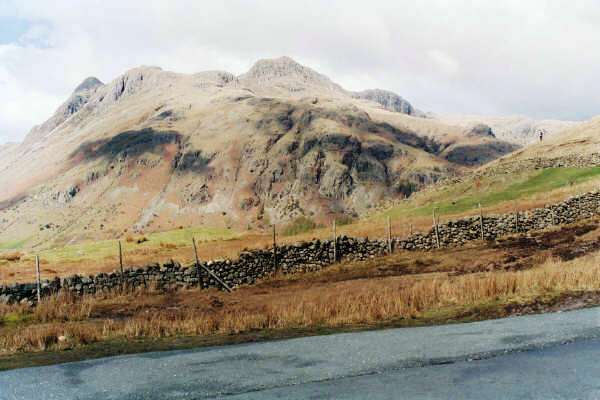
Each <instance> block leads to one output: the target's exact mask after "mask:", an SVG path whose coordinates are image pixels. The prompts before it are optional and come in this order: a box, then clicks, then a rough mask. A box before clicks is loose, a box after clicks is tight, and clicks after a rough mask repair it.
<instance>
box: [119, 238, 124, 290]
mask: <svg viewBox="0 0 600 400" xmlns="http://www.w3.org/2000/svg"><path fill="white" fill-rule="evenodd" d="M119 267H120V269H121V291H123V289H124V287H125V271H124V270H123V247H122V246H121V241H120V240H119Z"/></svg>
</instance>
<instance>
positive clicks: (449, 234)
mask: <svg viewBox="0 0 600 400" xmlns="http://www.w3.org/2000/svg"><path fill="white" fill-rule="evenodd" d="M598 214H600V192H597V191H596V192H588V193H585V194H583V195H580V196H576V197H571V198H569V199H567V200H565V201H563V202H561V203H557V204H552V205H549V206H546V207H543V208H537V209H533V210H529V211H525V212H519V213H518V214H517V213H513V214H504V215H498V216H484V217H483V234H484V238H485V239H486V240H493V239H495V238H497V237H500V236H504V235H508V234H514V233H524V232H529V231H534V230H540V229H544V228H547V227H550V226H553V225H559V224H568V223H573V222H576V221H580V220H583V219H586V218H590V217H592V216H595V215H598ZM438 234H439V241H440V247H449V246H460V245H463V244H464V243H466V242H468V241H472V240H478V239H480V238H481V220H480V216H474V217H470V218H463V219H459V220H455V221H450V222H448V223H445V224H440V225H439V226H438ZM392 245H393V248H395V249H405V250H431V249H434V248H436V247H437V237H436V234H435V230H434V229H432V230H430V231H429V232H427V233H425V234H421V233H417V234H414V235H412V236H410V237H409V238H407V239H399V238H393V239H392ZM387 249H388V243H387V241H385V240H370V239H368V238H364V239H356V238H350V237H346V236H342V237H340V238H338V240H337V243H336V254H337V257H338V258H339V259H340V260H365V259H368V258H374V257H377V256H381V255H384V254H385V253H386V252H387ZM332 263H333V240H313V241H310V242H303V243H298V244H294V245H284V246H281V247H278V248H277V258H276V262H275V261H274V257H273V249H265V250H251V251H245V252H242V253H240V255H239V257H238V258H237V259H235V260H212V261H208V262H206V263H205V264H204V265H205V266H206V267H207V268H209V269H210V270H212V271H213V272H214V273H215V274H216V275H217V276H219V278H220V279H222V280H223V281H225V282H226V283H227V284H228V285H229V286H232V287H235V286H240V285H249V284H253V283H254V282H256V281H257V280H259V279H261V278H265V277H267V276H270V275H271V274H273V273H274V272H275V270H276V268H277V269H278V270H279V271H280V272H281V273H284V274H288V273H298V272H307V271H315V270H319V269H321V268H323V267H326V266H328V265H331V264H332ZM122 286H123V287H126V288H153V289H159V290H173V289H178V288H191V287H201V288H209V287H219V284H218V282H216V280H215V279H214V278H212V277H211V276H210V275H209V274H208V273H207V272H206V271H205V270H204V269H202V268H198V267H196V266H195V265H189V266H183V265H181V264H179V263H177V262H174V261H171V262H169V263H165V264H162V265H159V264H154V265H148V266H146V267H143V268H129V269H126V270H125V272H124V275H123V276H121V274H120V272H113V273H101V274H97V275H94V276H78V275H73V276H70V277H67V278H63V279H58V278H56V279H54V280H52V281H43V282H42V291H41V292H42V295H43V296H47V295H49V294H51V293H57V292H59V291H61V290H67V291H69V292H72V293H75V294H79V295H82V294H92V293H96V292H109V291H112V290H115V289H119V288H121V287H122ZM36 296H37V289H36V285H35V284H31V283H27V284H14V285H9V286H0V303H16V302H20V303H33V302H35V299H36Z"/></svg>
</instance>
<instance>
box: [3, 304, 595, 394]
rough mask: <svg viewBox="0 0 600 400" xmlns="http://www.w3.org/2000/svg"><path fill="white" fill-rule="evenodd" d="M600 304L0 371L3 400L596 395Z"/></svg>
mask: <svg viewBox="0 0 600 400" xmlns="http://www.w3.org/2000/svg"><path fill="white" fill-rule="evenodd" d="M598 360H600V308H590V309H585V310H577V311H571V312H564V313H555V314H545V315H535V316H526V317H516V318H506V319H501V320H493V321H484V322H477V323H470V324H457V325H446V326H435V327H423V328H404V329H388V330H381V331H372V332H360V333H348V334H338V335H330V336H320V337H309V338H300V339H291V340H283V341H275V342H265V343H254V344H247V345H236V346H226V347H213V348H204V349H198V350H185V351H171V352H158V353H147V354H139V355H131V356H119V357H112V358H106V359H100V360H91V361H84V362H78V363H71V364H63V365H56V366H50V367H40V368H29V369H21V370H14V371H7V372H2V373H0V399H1V400H5V399H10V400H13V399H24V400H35V399H61V400H62V399H78V400H88V399H90V400H91V399H131V400H133V399H161V400H169V399H204V398H228V399H229V398H230V399H323V398H325V399H328V398H339V399H366V398H370V399H478V400H479V399H577V398H579V399H598V398H600V363H599V362H598Z"/></svg>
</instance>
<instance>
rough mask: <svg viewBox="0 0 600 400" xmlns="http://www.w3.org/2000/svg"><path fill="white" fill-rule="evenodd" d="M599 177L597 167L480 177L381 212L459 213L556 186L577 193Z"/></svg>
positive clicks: (396, 214) (547, 191)
mask: <svg viewBox="0 0 600 400" xmlns="http://www.w3.org/2000/svg"><path fill="white" fill-rule="evenodd" d="M598 178H600V167H590V168H550V169H545V170H541V171H532V172H524V173H523V174H519V175H504V176H497V177H482V178H480V179H473V180H470V181H467V182H463V183H460V184H457V185H454V186H451V187H448V188H445V189H443V190H441V191H437V192H431V193H426V194H424V195H423V196H417V197H419V198H418V199H417V198H415V201H411V202H407V203H405V204H403V205H400V206H396V207H392V208H391V209H389V210H388V211H386V212H384V213H383V215H384V216H390V217H393V218H398V217H409V216H426V215H431V213H432V211H433V208H434V207H436V208H437V209H438V212H439V214H441V215H454V214H461V213H465V212H468V211H472V210H475V209H476V208H477V207H478V205H479V204H481V206H482V207H486V208H489V207H492V206H497V205H500V204H502V203H506V202H513V203H514V202H520V201H526V200H528V199H531V198H532V197H534V196H536V195H543V194H550V193H551V192H553V191H556V190H558V189H563V190H564V191H566V192H573V193H577V192H578V190H579V189H581V185H580V184H583V183H588V182H590V181H593V180H595V179H598Z"/></svg>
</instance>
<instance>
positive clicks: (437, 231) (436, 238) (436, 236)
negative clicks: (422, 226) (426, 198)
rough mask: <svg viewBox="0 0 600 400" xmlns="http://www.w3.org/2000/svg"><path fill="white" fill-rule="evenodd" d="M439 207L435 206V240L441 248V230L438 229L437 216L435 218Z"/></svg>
mask: <svg viewBox="0 0 600 400" xmlns="http://www.w3.org/2000/svg"><path fill="white" fill-rule="evenodd" d="M436 209H437V207H433V229H434V231H435V241H436V243H437V248H438V249H439V248H440V231H439V230H438V224H437V218H435V210H436Z"/></svg>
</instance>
